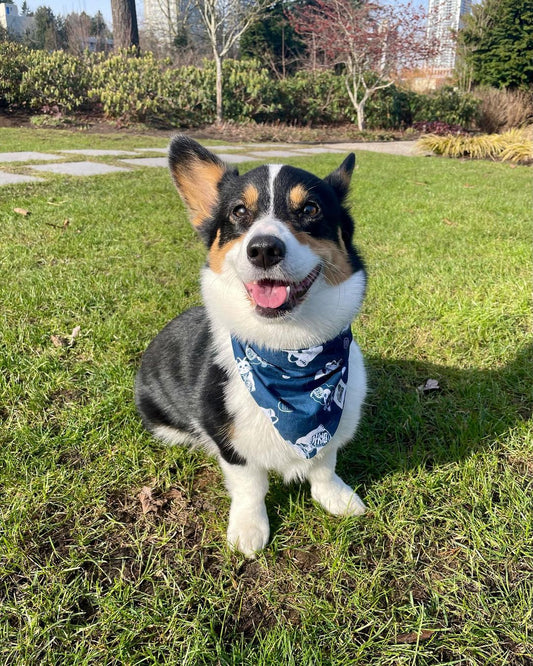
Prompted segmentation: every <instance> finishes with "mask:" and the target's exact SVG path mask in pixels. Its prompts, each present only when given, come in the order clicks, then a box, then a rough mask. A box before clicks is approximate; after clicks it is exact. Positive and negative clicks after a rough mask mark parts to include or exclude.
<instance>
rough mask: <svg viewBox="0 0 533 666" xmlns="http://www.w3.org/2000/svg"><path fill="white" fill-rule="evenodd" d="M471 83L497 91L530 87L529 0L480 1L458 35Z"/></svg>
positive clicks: (532, 27) (532, 1)
mask: <svg viewBox="0 0 533 666" xmlns="http://www.w3.org/2000/svg"><path fill="white" fill-rule="evenodd" d="M458 38H459V45H460V52H461V53H462V57H463V59H464V62H465V63H466V65H467V66H468V67H469V68H470V71H471V75H472V81H473V83H477V84H482V85H489V86H495V87H497V88H528V87H529V86H530V85H532V84H533V0H484V1H483V2H482V3H481V4H479V5H474V7H473V11H472V15H471V16H469V17H467V18H466V21H465V26H464V28H463V29H462V30H460V31H459V35H458Z"/></svg>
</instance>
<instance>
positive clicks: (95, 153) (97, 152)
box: [59, 148, 135, 157]
mask: <svg viewBox="0 0 533 666" xmlns="http://www.w3.org/2000/svg"><path fill="white" fill-rule="evenodd" d="M59 152H60V153H69V154H73V155H86V156H87V157H106V156H108V155H109V156H119V155H135V151H132V150H103V149H99V148H78V149H76V150H60V151H59Z"/></svg>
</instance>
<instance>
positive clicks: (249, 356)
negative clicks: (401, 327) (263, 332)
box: [231, 328, 352, 459]
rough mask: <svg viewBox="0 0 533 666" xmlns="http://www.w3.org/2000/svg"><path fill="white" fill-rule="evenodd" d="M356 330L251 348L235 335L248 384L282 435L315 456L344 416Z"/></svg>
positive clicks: (233, 340) (239, 363)
mask: <svg viewBox="0 0 533 666" xmlns="http://www.w3.org/2000/svg"><path fill="white" fill-rule="evenodd" d="M351 341H352V332H351V330H350V329H349V328H347V329H346V330H344V331H343V332H342V333H341V334H340V335H338V336H337V337H336V338H334V339H333V340H330V341H329V342H326V343H324V344H323V345H318V346H316V347H310V348H308V349H282V350H280V351H271V350H269V349H264V348H258V347H252V345H250V344H247V343H244V344H243V343H242V342H240V340H238V339H237V338H234V337H232V338H231V344H232V346H233V355H234V357H235V362H236V364H237V369H238V371H239V374H240V376H241V379H242V381H243V382H244V384H245V386H246V388H247V389H248V391H249V392H250V395H251V396H252V397H253V399H254V400H255V402H256V403H257V404H258V405H259V407H261V409H262V410H263V413H264V414H265V416H266V417H267V418H268V419H269V421H270V422H271V423H272V425H273V426H274V427H275V428H276V430H277V431H278V432H279V434H280V435H281V436H282V437H283V439H284V440H285V441H286V442H287V444H289V445H290V446H292V447H293V448H294V449H295V451H296V452H297V453H298V455H300V456H301V457H302V458H307V459H310V458H313V457H314V456H316V454H317V453H318V452H319V451H320V450H321V449H323V448H324V446H326V444H327V443H328V442H329V441H330V439H331V438H332V437H333V435H334V434H335V432H336V430H337V428H338V426H339V422H340V419H341V416H342V410H343V408H344V399H345V392H346V384H347V382H348V357H349V354H350V343H351Z"/></svg>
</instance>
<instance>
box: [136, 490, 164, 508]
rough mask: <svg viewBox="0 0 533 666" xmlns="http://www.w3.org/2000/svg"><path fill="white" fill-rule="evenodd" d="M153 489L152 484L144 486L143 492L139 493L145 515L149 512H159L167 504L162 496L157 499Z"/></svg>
mask: <svg viewBox="0 0 533 666" xmlns="http://www.w3.org/2000/svg"><path fill="white" fill-rule="evenodd" d="M152 491H153V489H152V488H150V486H143V487H142V488H141V492H140V493H139V494H138V495H137V497H138V498H139V501H140V503H141V507H142V510H143V513H144V514H145V515H146V514H147V513H157V512H158V511H159V509H160V508H161V507H162V506H163V504H165V500H164V499H163V498H162V497H158V498H157V499H156V498H155V497H154V495H153V492H152Z"/></svg>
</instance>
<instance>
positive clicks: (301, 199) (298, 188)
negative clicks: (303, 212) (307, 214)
mask: <svg viewBox="0 0 533 666" xmlns="http://www.w3.org/2000/svg"><path fill="white" fill-rule="evenodd" d="M308 197H309V191H308V190H307V188H305V187H304V186H303V185H300V184H299V185H295V186H294V187H293V188H291V190H290V192H289V204H290V207H291V208H292V210H298V209H300V208H301V207H302V206H303V205H304V203H305V202H306V201H307V198H308Z"/></svg>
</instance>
